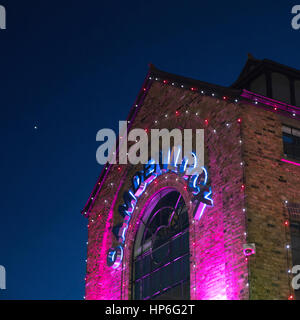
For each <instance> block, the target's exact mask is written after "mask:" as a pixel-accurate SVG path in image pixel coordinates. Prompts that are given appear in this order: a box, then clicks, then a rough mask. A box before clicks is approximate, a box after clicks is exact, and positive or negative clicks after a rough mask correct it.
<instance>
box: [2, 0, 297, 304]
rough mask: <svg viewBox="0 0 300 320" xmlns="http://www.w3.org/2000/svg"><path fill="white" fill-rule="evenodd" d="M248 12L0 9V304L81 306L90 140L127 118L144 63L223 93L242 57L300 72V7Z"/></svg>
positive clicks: (185, 4)
mask: <svg viewBox="0 0 300 320" xmlns="http://www.w3.org/2000/svg"><path fill="white" fill-rule="evenodd" d="M248 3H249V2H245V1H219V2H216V1H183V0H182V1H127V2H126V1H105V2H104V1H103V2H102V1H96V0H94V1H92V0H86V1H77V0H60V1H56V0H51V1H49V0H43V1H41V0H36V1H34V0H27V1H20V0H18V1H17V0H9V1H5V0H0V4H2V5H5V6H6V10H7V30H5V31H3V30H0V50H1V51H0V52H1V54H0V99H1V100H0V108H1V116H0V122H1V126H0V130H1V132H0V134H1V158H0V168H1V180H2V181H1V187H0V188H1V190H0V193H1V207H0V209H1V210H0V219H1V220H0V265H4V266H5V267H6V271H7V290H6V291H3V290H2V291H1V290H0V299H82V297H83V295H84V276H85V259H86V241H87V229H86V224H87V221H86V219H85V218H83V217H82V216H81V214H80V210H81V209H82V208H83V206H84V204H85V202H86V200H87V198H88V196H89V194H90V192H91V190H92V188H93V186H94V183H95V181H96V179H97V176H98V175H99V173H100V171H101V167H100V166H99V165H98V164H97V163H96V158H95V154H96V149H97V143H96V140H95V137H96V133H97V131H98V130H99V129H101V128H117V125H118V121H119V120H124V119H125V118H126V116H127V113H128V111H129V109H130V107H131V105H132V103H133V102H134V100H135V97H136V95H137V93H138V91H139V89H140V87H141V85H142V82H143V80H144V77H145V75H146V72H147V70H148V63H149V62H152V63H154V64H155V65H156V66H157V67H159V68H161V69H163V70H166V71H169V72H173V73H178V74H181V75H186V76H188V77H194V78H197V79H200V80H203V81H207V82H212V83H217V84H221V85H230V84H231V83H232V82H233V81H234V80H235V79H236V77H237V76H238V74H239V72H240V71H241V69H242V67H243V65H244V63H245V61H246V58H247V53H248V52H251V53H252V54H253V55H254V56H255V57H257V58H269V59H272V60H276V61H278V62H280V63H283V64H287V65H289V66H292V67H295V68H298V69H300V60H299V52H300V30H299V31H295V30H293V29H292V28H291V18H292V15H291V13H290V12H291V8H292V6H293V5H295V4H300V3H297V2H295V1H286V0H281V1H276V2H275V1H261V0H260V1H254V0H253V1H251V2H250V3H251V5H250V4H248ZM154 107H155V106H154ZM35 125H37V126H38V130H35V129H34V126H35Z"/></svg>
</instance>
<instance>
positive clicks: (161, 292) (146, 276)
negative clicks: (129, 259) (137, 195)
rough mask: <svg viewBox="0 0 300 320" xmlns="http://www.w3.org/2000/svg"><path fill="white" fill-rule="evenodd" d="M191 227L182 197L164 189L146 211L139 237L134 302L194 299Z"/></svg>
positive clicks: (136, 244) (174, 191)
mask: <svg viewBox="0 0 300 320" xmlns="http://www.w3.org/2000/svg"><path fill="white" fill-rule="evenodd" d="M188 227H189V219H188V210H187V207H186V205H185V202H184V199H183V197H182V196H181V194H180V193H179V192H177V191H176V190H174V189H173V188H168V189H162V190H161V191H160V192H159V193H158V194H156V195H155V196H154V198H153V199H152V200H151V202H150V204H149V205H148V207H147V208H146V210H145V214H144V216H143V218H142V223H141V224H140V228H139V230H138V233H137V236H136V240H135V245H134V257H133V258H134V261H133V270H132V271H133V272H132V276H133V296H132V297H133V299H135V300H143V299H157V300H159V299H166V300H177V299H185V300H188V299H190V250H189V232H188Z"/></svg>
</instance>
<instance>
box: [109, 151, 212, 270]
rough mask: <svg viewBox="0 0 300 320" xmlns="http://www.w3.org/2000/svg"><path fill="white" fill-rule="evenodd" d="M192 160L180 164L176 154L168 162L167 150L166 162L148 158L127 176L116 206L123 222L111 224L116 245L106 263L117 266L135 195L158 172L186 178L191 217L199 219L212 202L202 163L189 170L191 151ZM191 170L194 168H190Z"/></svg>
mask: <svg viewBox="0 0 300 320" xmlns="http://www.w3.org/2000/svg"><path fill="white" fill-rule="evenodd" d="M192 156H193V159H194V163H193V164H191V165H188V159H187V158H184V159H183V160H182V162H181V164H178V163H177V162H178V155H177V156H176V157H174V158H175V159H174V161H173V163H172V165H170V164H169V163H170V162H169V159H170V152H168V159H167V160H168V161H167V163H166V164H162V163H155V161H154V160H149V162H148V163H147V164H145V165H144V168H143V170H141V171H138V172H136V173H135V175H134V176H133V177H132V179H131V188H130V189H129V190H128V191H125V192H124V194H123V199H124V204H122V205H120V206H119V213H120V215H121V216H122V218H123V222H122V223H121V224H119V225H117V226H114V227H113V230H112V232H113V234H114V235H115V237H116V239H117V241H118V242H119V245H118V246H117V247H115V248H111V249H110V250H109V251H108V254H107V265H108V266H110V267H112V268H114V269H116V268H118V267H119V266H120V264H121V262H122V259H123V246H124V243H125V240H126V233H127V229H128V226H129V223H130V220H131V217H132V214H133V212H134V209H135V207H136V205H137V202H138V198H139V197H140V196H141V195H142V194H143V193H144V192H145V190H146V188H147V186H148V185H149V184H151V182H153V181H154V180H155V179H156V178H157V177H158V176H160V175H162V174H164V173H167V172H170V171H171V172H174V173H176V174H178V175H179V176H180V177H182V178H183V179H184V180H186V181H187V184H188V190H189V191H190V192H192V194H193V196H194V197H193V200H192V201H193V202H194V203H196V207H195V210H194V213H193V216H194V219H195V220H200V219H201V217H202V215H203V213H204V211H205V208H206V206H207V205H208V206H213V200H212V199H211V197H210V196H211V194H212V192H211V188H210V187H208V186H207V185H206V184H207V180H208V173H207V170H206V169H205V167H201V169H202V170H201V171H200V173H199V172H196V173H195V174H189V173H192V172H193V170H194V169H196V168H197V165H198V162H197V157H196V155H195V154H194V153H192ZM194 171H195V170H194Z"/></svg>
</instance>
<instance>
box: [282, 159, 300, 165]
mask: <svg viewBox="0 0 300 320" xmlns="http://www.w3.org/2000/svg"><path fill="white" fill-rule="evenodd" d="M281 161H282V162H286V163H289V164H293V165H295V166H300V163H298V162H294V161H290V160H286V159H281Z"/></svg>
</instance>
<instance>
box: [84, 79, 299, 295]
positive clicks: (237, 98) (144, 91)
mask: <svg viewBox="0 0 300 320" xmlns="http://www.w3.org/2000/svg"><path fill="white" fill-rule="evenodd" d="M147 80H149V81H150V83H149V82H147ZM154 81H156V82H161V83H162V84H163V85H171V86H173V87H178V88H181V89H185V90H190V91H193V92H198V93H200V94H201V95H203V96H210V97H213V98H216V99H219V100H223V101H226V102H228V103H233V104H239V103H242V102H245V103H247V104H249V102H250V103H252V104H254V105H255V106H263V107H268V108H269V110H270V111H273V112H280V113H285V114H286V115H289V116H291V117H293V118H298V117H299V118H300V116H299V115H300V112H299V110H298V109H297V108H295V109H294V110H291V111H286V110H283V109H282V108H281V106H280V105H278V106H271V107H270V106H269V105H266V104H264V103H263V102H261V101H259V99H257V98H256V97H253V99H252V100H251V99H249V98H244V97H241V96H231V97H229V96H225V95H222V94H219V93H218V92H212V91H211V89H208V90H207V89H205V90H204V89H201V88H198V87H196V86H192V87H191V86H189V85H186V84H185V83H181V84H180V83H177V82H172V81H169V80H167V79H161V78H159V77H155V76H153V75H151V76H149V77H148V78H147V79H146V81H145V84H144V86H143V88H142V90H141V94H140V95H139V101H137V102H136V103H135V104H134V105H133V108H132V109H135V110H133V112H131V114H133V116H132V117H131V118H130V119H129V120H128V124H132V123H133V120H134V117H135V116H136V114H137V113H138V111H139V109H140V108H141V107H142V105H143V101H144V99H145V96H146V95H147V92H148V90H149V89H150V87H151V84H152V82H154ZM131 111H132V110H131ZM298 113H299V114H298ZM184 114H185V115H187V116H188V117H190V116H191V115H193V114H194V116H196V117H198V118H199V112H194V113H193V112H192V111H191V110H189V109H186V110H185V112H183V113H181V112H180V111H179V110H176V111H175V112H174V114H173V115H174V116H175V118H177V117H181V116H183V115H184ZM164 118H165V120H170V119H172V115H171V114H168V113H166V114H165V115H164ZM199 120H201V119H200V118H199ZM162 121H163V120H162ZM236 121H237V122H238V123H239V124H241V123H242V119H241V118H238V119H237V120H236ZM202 123H203V125H204V126H205V127H206V128H207V129H208V128H209V120H208V119H203V120H202ZM159 124H160V121H159V120H157V119H155V120H153V125H154V126H158V125H159ZM231 125H232V122H226V123H225V126H226V127H227V128H230V127H231ZM144 129H145V131H146V132H148V131H149V128H144ZM210 129H211V132H212V133H213V134H214V135H216V134H217V130H216V129H214V128H210ZM128 130H130V128H129V127H128ZM238 143H239V144H240V145H242V144H243V139H242V129H241V126H240V137H239V141H238ZM240 165H241V166H242V167H245V166H244V162H243V161H241V162H240ZM112 167H113V168H115V167H116V166H112V165H109V164H106V166H105V167H104V173H105V174H104V177H102V175H101V176H100V177H99V180H98V181H97V184H96V186H95V188H94V190H93V192H92V194H91V196H90V198H89V200H88V203H87V204H86V206H85V208H84V210H83V211H82V213H83V215H84V216H86V217H88V216H89V213H90V210H91V208H92V207H93V205H94V203H95V200H96V197H97V194H98V193H99V191H100V188H101V187H102V185H103V184H104V182H105V180H106V178H107V176H108V175H107V174H108V171H110V169H111V168H112ZM117 170H118V171H119V172H121V170H122V168H121V167H120V166H119V167H117ZM100 178H101V179H102V180H101V181H100ZM166 179H167V176H166ZM109 186H110V187H111V188H114V187H115V184H114V182H111V183H110V184H109ZM245 189H246V188H245V168H243V182H242V185H241V191H242V192H244V193H245V191H246V190H245ZM245 199H246V198H245V194H244V202H245ZM104 203H105V204H106V205H107V204H108V203H109V201H108V200H107V199H105V200H104ZM285 204H287V201H286V202H285ZM245 207H246V204H245V203H244V208H243V209H242V211H243V213H245V212H246V208H245ZM99 216H100V214H99V215H98V216H97V217H99ZM244 217H245V230H247V216H246V214H245V216H244ZM95 221H96V220H95V219H94V218H92V219H90V221H89V223H88V228H89V227H90V223H94V222H95ZM192 223H193V229H194V240H193V250H194V257H195V249H196V248H195V232H196V229H195V228H196V226H195V225H196V223H195V220H194V219H192ZM288 226H289V222H288V220H287V221H285V227H286V228H287V227H288ZM285 231H286V235H287V230H286V229H285ZM244 237H245V241H246V240H247V232H244ZM87 244H88V242H87ZM125 246H126V244H125ZM289 249H290V244H289V243H287V244H286V250H287V265H288V269H287V273H288V281H289V283H290V278H289V275H290V273H291V271H290V269H289V265H290V262H289V252H288V251H289ZM86 262H87V260H86ZM245 262H246V263H247V269H248V280H247V283H246V287H249V286H250V283H249V281H250V267H249V258H248V257H245ZM192 264H193V268H196V263H195V261H193V263H192ZM123 270H124V271H125V263H124V265H123V268H122V273H123ZM194 274H195V280H194V281H195V285H194V287H193V290H194V292H195V291H196V272H194ZM85 280H86V278H85ZM122 283H123V281H121V285H122ZM124 285H125V283H124V284H123V285H122V287H123V286H124ZM289 287H290V284H289ZM121 292H123V288H121ZM250 293H251V292H250V289H249V298H250ZM195 294H196V293H195ZM84 298H85V297H84ZM288 299H290V300H292V299H294V297H293V295H292V293H291V291H290V295H289V297H288Z"/></svg>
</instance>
